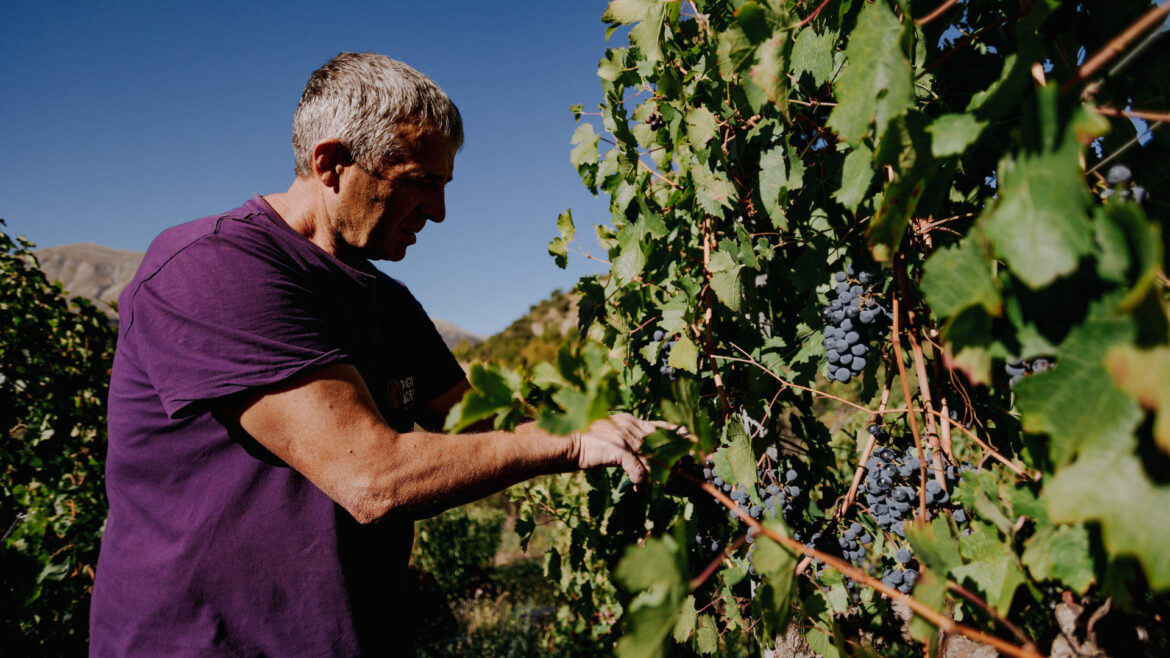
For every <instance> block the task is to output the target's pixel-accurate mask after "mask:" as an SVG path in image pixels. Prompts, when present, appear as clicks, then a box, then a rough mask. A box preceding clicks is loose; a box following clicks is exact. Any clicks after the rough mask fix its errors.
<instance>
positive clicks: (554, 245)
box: [548, 209, 576, 270]
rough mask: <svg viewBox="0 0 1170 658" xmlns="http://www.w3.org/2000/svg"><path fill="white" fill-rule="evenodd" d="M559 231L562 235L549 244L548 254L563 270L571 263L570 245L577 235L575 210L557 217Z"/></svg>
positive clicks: (567, 211)
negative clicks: (574, 221) (574, 219)
mask: <svg viewBox="0 0 1170 658" xmlns="http://www.w3.org/2000/svg"><path fill="white" fill-rule="evenodd" d="M557 230H559V231H560V233H561V235H560V237H558V238H553V241H552V242H550V243H548V253H549V255H551V256H553V257H554V258H555V259H556V263H557V267H559V268H561V269H562V270H563V269H565V266H566V265H568V263H569V243H570V242H572V241H573V237H574V236H575V235H576V229H575V228H574V227H573V210H572V209H569V210H566V211H565V212H563V213H561V214H560V215H558V216H557Z"/></svg>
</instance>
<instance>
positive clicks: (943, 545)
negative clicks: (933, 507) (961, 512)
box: [905, 516, 963, 574]
mask: <svg viewBox="0 0 1170 658" xmlns="http://www.w3.org/2000/svg"><path fill="white" fill-rule="evenodd" d="M905 530H906V539H909V540H910V546H912V547H913V548H914V553H915V555H917V556H918V559H920V560H922V561H923V562H924V563H925V564H926V565H927V566H928V567H930V568H931V569H932V570H934V571H937V572H939V573H944V574H945V573H948V572H949V571H950V570H951V569H953V568H954V567H957V566H959V565H961V564H963V558H962V557H961V556H960V555H959V541H958V538H956V537H955V536H954V535H953V534H951V526H950V525H949V524H948V523H947V521H946V518H944V517H941V516H938V517H935V519H934V520H933V521H931V522H930V524H929V525H927V524H923V523H906V524H905Z"/></svg>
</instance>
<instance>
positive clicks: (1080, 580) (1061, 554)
mask: <svg viewBox="0 0 1170 658" xmlns="http://www.w3.org/2000/svg"><path fill="white" fill-rule="evenodd" d="M1020 561H1021V562H1023V563H1024V566H1026V567H1028V571H1030V572H1032V577H1033V578H1035V579H1036V580H1048V579H1049V578H1054V579H1056V580H1058V581H1060V582H1061V583H1062V584H1064V586H1065V587H1068V588H1070V589H1072V590H1073V591H1075V592H1076V593H1078V594H1084V593H1085V591H1086V590H1088V589H1089V586H1090V585H1092V584H1093V581H1094V580H1095V576H1094V575H1093V556H1092V554H1091V553H1090V549H1089V532H1088V530H1086V529H1085V527H1084V526H1083V525H1080V524H1077V525H1073V526H1051V525H1050V526H1043V527H1040V528H1039V529H1038V530H1036V534H1035V535H1032V537H1031V538H1029V539H1028V541H1027V543H1026V544H1025V548H1024V554H1023V555H1022V556H1021V558H1020Z"/></svg>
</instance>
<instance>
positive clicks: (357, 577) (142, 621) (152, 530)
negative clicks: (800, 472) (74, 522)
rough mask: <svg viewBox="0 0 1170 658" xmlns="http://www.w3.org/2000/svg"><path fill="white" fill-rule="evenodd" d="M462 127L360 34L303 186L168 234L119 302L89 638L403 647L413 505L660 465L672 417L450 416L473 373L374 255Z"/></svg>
mask: <svg viewBox="0 0 1170 658" xmlns="http://www.w3.org/2000/svg"><path fill="white" fill-rule="evenodd" d="M462 138H463V137H462V123H461V120H460V117H459V112H458V110H457V109H456V108H455V106H454V105H453V104H452V103H451V101H450V99H448V98H447V96H446V95H445V94H444V93H443V92H442V91H441V90H440V89H439V88H438V87H437V86H436V85H435V84H434V83H433V82H432V81H431V80H429V79H428V78H426V77H425V76H423V75H422V74H420V73H418V72H417V71H415V70H413V69H411V68H410V67H408V66H406V65H404V64H402V63H400V62H396V61H394V60H391V59H389V58H386V57H383V56H380V55H375V54H371V53H364V54H351V53H342V54H341V55H339V56H337V57H336V58H334V59H333V60H332V61H330V62H329V63H327V64H326V65H325V66H324V67H322V68H321V69H319V70H318V71H316V72H314V73H313V75H312V77H311V78H310V80H309V82H308V85H307V86H306V88H305V92H304V94H303V96H302V98H301V102H300V105H299V106H298V108H297V112H296V115H295V118H294V126H293V146H294V150H295V153H296V174H297V175H296V179H295V180H294V181H293V183H292V185H291V186H290V187H289V189H288V191H287V192H284V193H282V194H273V195H269V196H266V197H255V198H253V199H251V200H250V201H248V202H247V203H245V204H244V205H243V206H242V207H240V208H237V209H236V210H233V211H230V212H227V213H224V214H223V215H219V216H214V217H206V218H203V219H200V220H196V221H194V222H191V223H188V224H184V225H181V226H178V227H175V228H172V229H170V230H168V231H166V232H164V233H163V234H162V235H160V236H159V237H158V238H157V239H156V240H155V242H154V244H152V245H151V248H150V250H149V251H148V252H147V254H146V257H145V258H144V260H143V263H142V266H141V268H140V270H139V272H138V274H137V275H136V277H135V279H134V280H133V282H132V283H131V284H130V285H129V286H128V287H127V289H126V291H125V292H124V293H123V294H122V296H121V299H120V302H119V303H120V306H119V309H120V314H121V328H120V335H119V344H118V350H117V355H116V357H115V363H114V370H113V374H112V378H111V388H110V408H109V412H110V445H109V456H108V464H107V474H108V485H107V486H108V491H109V498H110V515H109V520H108V522H107V528H106V534H105V536H104V538H103V542H102V551H101V556H100V559H99V561H98V569H97V581H96V583H95V586H94V597H93V606H92V613H91V631H92V636H91V653H92V654H93V655H97V656H107V655H109V656H115V655H117V656H121V655H151V656H159V655H200V656H203V655H208V656H211V655H270V656H292V655H304V656H333V655H347V656H348V655H384V654H395V653H402V652H405V651H408V650H409V649H408V647H409V628H408V622H407V620H408V619H409V614H408V611H409V610H410V608H411V601H410V599H409V592H408V591H407V589H406V588H405V587H404V581H403V575H404V570H405V567H406V562H407V559H408V557H409V552H410V547H411V543H412V532H413V525H412V524H413V520H414V519H416V518H419V517H422V516H427V515H431V514H434V513H436V512H438V511H441V510H442V509H445V508H447V507H451V506H453V505H458V504H460V503H464V502H467V501H470V500H473V499H476V498H478V497H481V496H484V495H486V494H488V493H491V492H494V491H498V490H500V489H502V488H504V487H507V486H509V485H511V484H514V483H516V482H519V481H522V480H524V479H527V478H530V477H533V476H536V475H540V474H544V473H553V472H559V471H566V470H572V469H576V468H590V467H593V466H603V465H620V466H622V467H623V468H624V469H625V470H626V471H627V473H628V474H629V476H630V478H631V479H632V480H633V481H634V482H635V483H639V482H641V481H642V480H643V479H644V478H645V474H646V467H645V463H644V462H643V461H642V459H641V458H640V457H639V456H638V455H637V450H638V448H639V447H640V445H641V442H642V438H643V437H644V436H645V435H646V434H648V433H649V432H651V431H653V429H654V428H655V426H654V425H653V424H651V423H648V422H645V421H641V420H637V419H635V418H633V417H630V416H627V415H618V416H615V417H613V418H610V419H608V420H605V421H601V422H598V423H595V424H594V425H593V426H591V427H590V428H589V429H588V430H587V431H586V432H583V433H581V434H579V435H575V436H572V437H567V438H561V437H553V436H549V435H547V434H545V433H543V432H541V431H540V430H538V429H536V428H535V426H533V425H526V426H524V427H522V428H521V429H519V430H517V431H516V432H514V433H509V432H481V433H474V434H469V435H464V436H459V437H454V436H448V435H445V434H440V433H436V432H435V430H437V429H438V428H439V427H440V426H441V421H442V419H443V418H444V417H445V415H446V413H447V411H448V410H449V409H450V407H451V406H452V405H453V404H454V403H455V402H456V401H458V400H459V399H461V398H462V396H463V394H464V392H465V391H467V389H468V383H467V380H466V379H465V378H464V376H463V373H462V370H461V369H460V368H459V366H458V364H457V363H456V362H455V360H454V358H453V357H452V356H451V354H450V352H449V351H447V349H446V348H445V346H443V344H442V341H441V339H440V338H439V336H438V333H437V332H436V331H435V329H434V326H433V325H432V324H431V322H430V321H429V320H428V319H427V317H426V314H425V313H424V312H423V311H422V308H421V307H420V306H419V305H418V303H417V302H416V301H415V300H414V298H413V297H411V295H410V293H409V292H408V291H407V290H406V289H405V288H404V287H403V286H402V285H401V284H399V283H397V282H395V281H393V280H392V279H390V278H389V277H387V276H385V275H384V274H382V273H380V272H379V271H378V270H376V269H375V268H374V267H373V266H372V265H370V263H369V259H388V260H393V261H397V260H400V259H402V258H403V257H404V256H405V254H406V250H407V248H408V247H409V246H410V245H411V244H414V242H415V240H416V239H417V235H418V233H419V231H421V230H422V229H423V227H424V225H425V224H426V223H427V221H434V222H441V221H443V218H444V214H445V208H444V202H443V198H444V197H443V194H444V186H445V185H446V184H447V183H448V182H450V181H451V178H452V172H453V164H454V157H455V153H456V151H457V150H458V149H459V147H460V145H461V143H462ZM415 423H418V424H419V425H421V426H422V427H425V428H427V430H428V431H413V428H414V426H415Z"/></svg>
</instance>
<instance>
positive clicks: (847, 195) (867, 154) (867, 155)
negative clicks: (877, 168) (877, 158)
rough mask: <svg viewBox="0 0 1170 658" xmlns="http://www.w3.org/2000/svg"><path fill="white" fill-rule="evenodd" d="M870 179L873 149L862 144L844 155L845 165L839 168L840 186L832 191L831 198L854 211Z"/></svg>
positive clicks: (871, 176) (871, 178) (863, 195)
mask: <svg viewBox="0 0 1170 658" xmlns="http://www.w3.org/2000/svg"><path fill="white" fill-rule="evenodd" d="M872 180H873V151H870V150H869V149H868V148H866V146H865V145H864V144H862V145H860V146H858V147H857V148H855V149H853V150H852V151H851V152H850V153H849V155H847V156H845V165H844V167H843V168H842V170H841V187H839V188H837V191H836V192H833V198H835V199H837V201H839V202H840V203H841V205H843V206H845V207H846V208H848V209H849V211H850V212H856V210H857V204H859V203H861V200H862V199H864V198H865V193H866V192H868V191H869V183H870V181H872Z"/></svg>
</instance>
